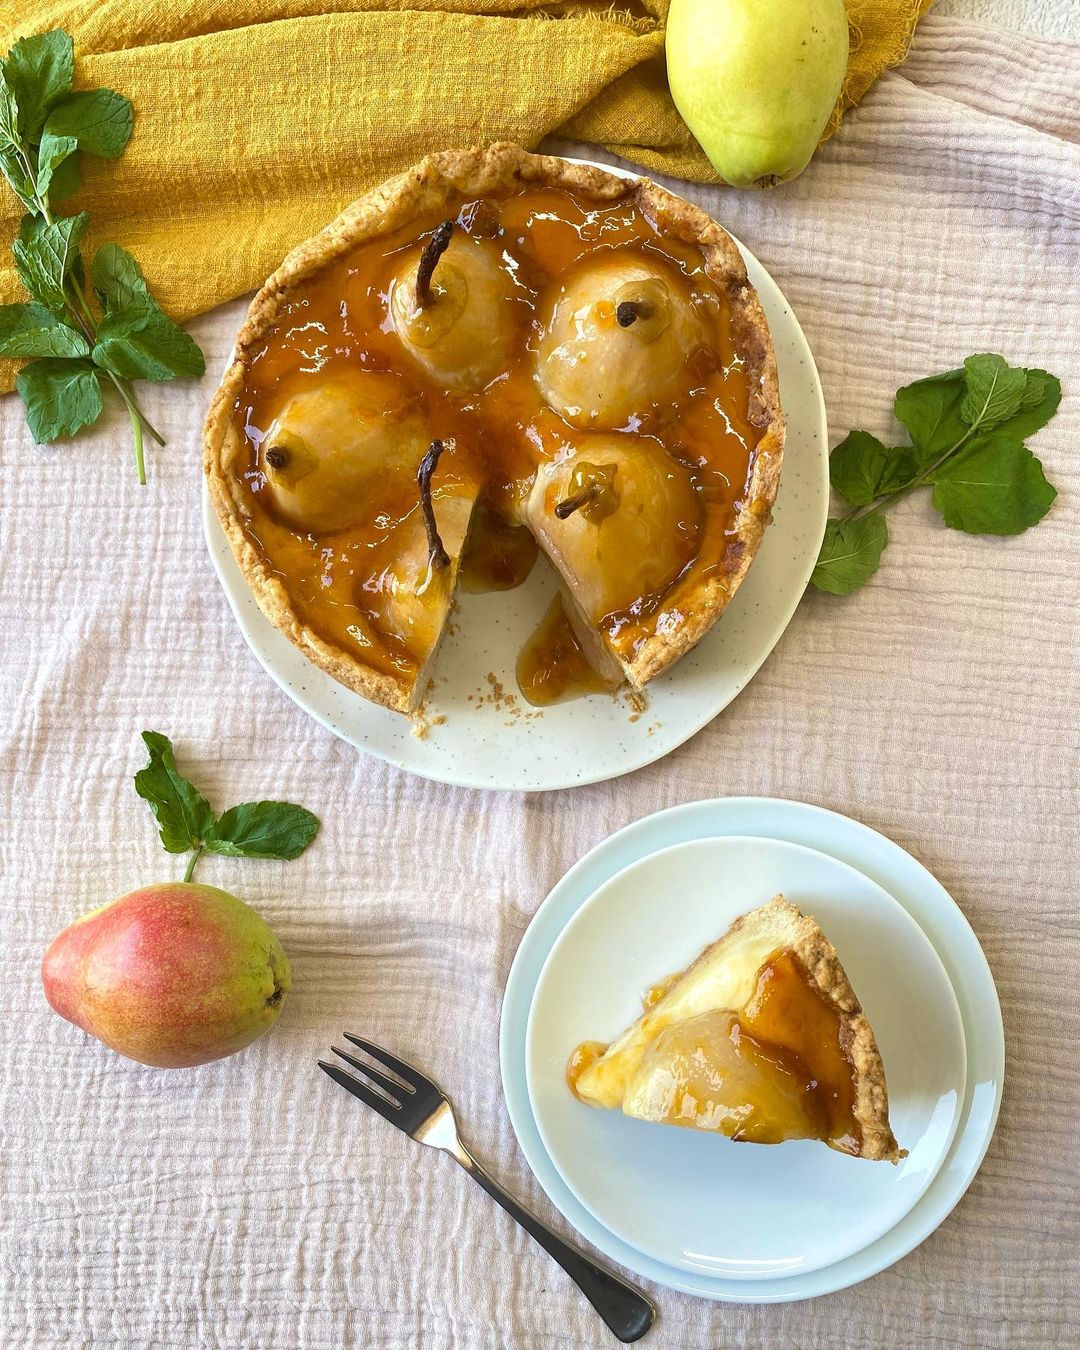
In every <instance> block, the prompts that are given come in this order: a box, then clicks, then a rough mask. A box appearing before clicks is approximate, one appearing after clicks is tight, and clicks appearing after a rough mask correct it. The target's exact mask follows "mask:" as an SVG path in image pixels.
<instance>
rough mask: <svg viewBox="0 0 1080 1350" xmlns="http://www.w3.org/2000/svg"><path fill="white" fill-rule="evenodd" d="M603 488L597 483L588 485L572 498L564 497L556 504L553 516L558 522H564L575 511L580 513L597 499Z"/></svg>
mask: <svg viewBox="0 0 1080 1350" xmlns="http://www.w3.org/2000/svg"><path fill="white" fill-rule="evenodd" d="M602 491H603V488H602V487H601V486H600V484H599V483H590V484H589V486H588V487H585V488H582V489H581V491H580V492H576V493H575V494H574V495H573V496H572V497H566V498H565V499H564V500H563V501H561V502H558V503H556V506H555V514H556V515H557V516H558V517H559V519H560V520H565V519H566V518H567V516H572V515H573V514H574V512H575V511H580V510H581V508H582V507H583V506H586V505H587V504H588V503H589V502H591V501H593V500H594V498H596V497H599V495H600V493H601V492H602Z"/></svg>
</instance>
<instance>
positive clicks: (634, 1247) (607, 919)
mask: <svg viewBox="0 0 1080 1350" xmlns="http://www.w3.org/2000/svg"><path fill="white" fill-rule="evenodd" d="M778 891H782V892H783V893H784V895H785V896H786V897H787V898H788V899H789V900H791V901H792V902H793V903H795V904H797V905H798V906H799V907H800V908H801V909H802V910H803V911H804V912H805V913H808V914H812V915H813V916H814V917H815V918H816V919H817V920H818V922H819V923H820V924H821V927H822V928H823V929H824V931H825V933H826V934H827V936H828V937H829V938H830V939H831V941H832V942H833V943H834V944H835V946H836V948H837V950H838V952H839V954H840V959H841V961H842V962H843V964H844V967H845V969H846V970H847V973H848V975H849V977H850V979H851V982H852V985H853V986H854V988H855V991H856V993H857V994H858V996H859V998H860V1000H861V1001H862V1003H863V1007H864V1009H865V1011H866V1014H867V1016H868V1018H869V1020H870V1023H871V1026H873V1028H874V1031H875V1034H876V1036H877V1040H878V1044H879V1047H880V1049H881V1053H882V1058H883V1060H884V1063H885V1071H886V1075H887V1078H888V1083H889V1097H890V1117H891V1120H892V1125H893V1129H894V1132H895V1134H896V1136H897V1139H898V1140H899V1142H900V1144H901V1145H902V1146H903V1147H904V1148H906V1149H907V1150H908V1156H907V1157H906V1158H905V1159H904V1160H903V1161H902V1162H901V1163H899V1164H898V1165H896V1166H895V1167H894V1166H890V1165H889V1164H887V1163H870V1162H866V1161H863V1160H860V1159H853V1158H849V1157H846V1156H844V1155H842V1154H839V1153H835V1152H833V1151H831V1150H829V1149H826V1148H825V1147H824V1146H823V1145H821V1144H818V1143H815V1142H811V1141H792V1142H788V1143H786V1144H782V1145H778V1146H775V1147H761V1146H754V1145H747V1144H741V1145H740V1144H734V1143H732V1142H731V1141H729V1140H727V1139H724V1138H721V1137H719V1136H716V1135H711V1134H706V1133H698V1132H696V1131H693V1130H680V1129H674V1128H672V1127H670V1126H663V1125H651V1124H645V1123H642V1122H640V1121H634V1120H631V1119H629V1118H627V1117H625V1116H623V1115H622V1114H621V1112H617V1111H597V1110H593V1109H592V1108H590V1107H587V1106H585V1105H583V1104H582V1103H580V1102H578V1101H577V1100H576V1099H575V1098H574V1097H573V1096H572V1094H571V1093H570V1091H569V1089H568V1088H567V1086H566V1080H565V1068H566V1061H567V1058H568V1056H569V1054H570V1052H571V1051H572V1050H573V1049H574V1047H575V1046H576V1045H577V1044H579V1043H580V1042H582V1041H585V1040H600V1041H605V1040H610V1039H613V1038H614V1037H615V1036H616V1035H617V1034H618V1033H619V1032H620V1031H622V1030H623V1029H624V1028H625V1027H626V1026H627V1025H628V1024H629V1023H630V1022H632V1021H633V1020H634V1018H635V1017H636V1016H637V1015H638V1014H639V1012H640V997H641V994H642V993H643V991H644V990H645V989H646V988H647V987H648V986H649V985H651V984H654V983H656V982H657V981H659V980H661V979H662V978H663V977H664V976H666V975H669V974H671V973H672V972H673V971H676V970H679V969H681V968H682V967H684V966H685V965H686V964H687V963H688V962H689V961H690V960H691V959H692V958H693V957H694V956H696V955H697V953H698V952H699V951H700V950H701V949H702V947H704V946H705V945H706V944H707V943H709V942H711V941H713V940H715V939H716V938H717V937H719V936H720V935H721V934H722V933H723V932H724V930H725V929H726V928H727V926H728V924H729V923H730V922H731V921H732V920H733V919H734V918H736V917H737V916H738V915H739V914H742V913H745V912H746V911H747V910H749V909H753V908H755V907H756V906H758V905H760V904H763V903H764V902H765V901H767V900H769V899H770V898H771V897H772V896H773V895H774V894H776V893H777V892H778ZM501 1059H502V1076H503V1087H504V1091H505V1095H506V1101H507V1106H508V1109H509V1112H510V1118H511V1121H512V1123H513V1126H514V1130H515V1131H516V1133H517V1137H518V1141H519V1143H520V1144H521V1148H522V1150H523V1152H524V1153H525V1156H526V1158H527V1159H528V1162H529V1164H530V1166H531V1167H532V1169H533V1171H534V1172H535V1174H536V1176H537V1178H538V1180H539V1181H540V1183H541V1185H542V1186H543V1188H544V1189H545V1191H546V1192H547V1194H548V1196H549V1197H550V1198H551V1200H552V1202H553V1203H554V1204H555V1205H556V1206H557V1208H558V1209H559V1210H561V1212H562V1213H563V1215H564V1216H565V1217H566V1219H567V1220H568V1222H569V1223H570V1224H571V1225H572V1226H573V1227H574V1228H576V1229H577V1230H578V1232H579V1233H581V1234H582V1235H583V1236H584V1237H585V1238H587V1239H588V1240H589V1241H590V1242H591V1243H593V1244H594V1245H595V1246H596V1247H598V1248H599V1249H600V1250H601V1251H602V1252H605V1253H606V1254H607V1255H608V1256H609V1257H611V1258H612V1259H613V1260H615V1261H616V1262H618V1263H619V1264H620V1265H622V1266H625V1267H627V1268H629V1269H630V1270H632V1271H635V1272H636V1273H637V1274H639V1275H642V1276H645V1277H646V1278H648V1279H651V1280H655V1281H656V1282H658V1283H660V1284H665V1285H670V1286H672V1287H674V1288H677V1289H683V1290H687V1291H688V1292H691V1293H694V1294H699V1295H702V1296H704V1297H707V1298H713V1299H721V1300H726V1301H730V1302H782V1301H787V1300H792V1299H802V1298H810V1297H813V1296H815V1295H817V1294H824V1293H828V1292H830V1291H832V1290H834V1289H840V1288H843V1287H845V1286H847V1285H850V1284H854V1283H856V1282H857V1281H859V1280H863V1279H866V1278H867V1277H868V1276H870V1275H873V1274H876V1273H877V1272H878V1271H880V1270H882V1269H884V1268H885V1267H886V1266H889V1265H891V1264H892V1263H893V1262H895V1261H897V1260H899V1259H900V1258H901V1257H902V1256H904V1255H906V1254H907V1253H908V1252H909V1251H911V1249H912V1248H913V1247H915V1246H916V1245H917V1244H918V1243H920V1242H921V1241H922V1240H923V1239H924V1238H925V1237H927V1236H928V1234H930V1233H931V1232H932V1231H933V1230H934V1229H935V1228H936V1227H937V1226H938V1224H940V1223H941V1221H942V1220H943V1219H944V1218H945V1216H946V1215H947V1214H948V1213H949V1212H950V1211H951V1210H952V1208H953V1206H954V1205H955V1204H956V1203H957V1201H958V1200H959V1199H960V1197H961V1196H962V1195H963V1193H964V1191H965V1190H966V1189H967V1187H968V1185H969V1184H970V1182H971V1179H972V1177H973V1176H974V1175H975V1172H976V1170H977V1168H978V1166H979V1164H980V1163H981V1161H982V1158H983V1156H984V1154H985V1152H986V1149H987V1147H988V1145H989V1142H990V1138H991V1135H992V1133H993V1129H994V1124H995V1122H996V1119H997V1113H998V1106H999V1103H1000V1100H1001V1087H1002V1078H1003V1073H1004V1060H1005V1047H1004V1036H1003V1032H1002V1024H1001V1010H1000V1007H999V1004H998V999H997V993H996V990H995V988H994V982H993V979H992V977H991V974H990V970H989V967H988V966H987V963H986V959H985V957H984V956H983V953H982V950H981V948H980V947H979V943H978V940H977V938H976V937H975V935H974V933H973V932H972V930H971V927H970V926H969V924H968V923H967V920H966V919H965V918H964V916H963V914H962V913H961V911H960V910H959V908H958V907H957V905H956V904H955V903H954V901H953V900H952V899H951V898H950V897H949V895H948V894H947V892H946V891H945V890H944V888H943V887H942V886H941V885H940V883H938V882H937V881H936V880H935V879H934V878H933V877H932V876H931V875H930V873H929V872H927V870H926V869H925V868H924V867H923V866H922V865H921V864H920V863H918V862H916V860H915V859H914V858H912V857H911V856H910V855H909V854H908V853H906V852H905V851H904V850H903V849H901V848H900V847H899V846H898V845H896V844H894V843H892V842H891V841H890V840H888V839H886V838H884V837H883V836H882V835H880V834H878V833H877V832H876V831H874V830H871V829H868V828H867V827H866V826H864V825H860V824H858V823H857V822H855V821H853V820H850V819H847V818H846V817H844V816H839V815H836V814H834V813H832V812H830V811H825V810H822V809H820V808H818V807H813V806H808V805H805V804H801V803H797V802H786V801H780V800H773V799H765V798H728V799H725V800H719V801H710V802H697V803H693V804H690V805H687V806H682V807H676V808H674V809H672V810H669V811H664V812H661V813H659V814H658V815H655V816H649V817H647V818H646V819H644V820H641V821H638V822H637V823H636V824H634V825H631V826H629V827H628V828H627V829H625V830H622V831H620V832H619V833H618V834H616V835H613V836H612V837H611V838H610V839H608V840H606V841H605V842H604V843H602V844H601V845H599V846H598V847H597V848H596V849H594V850H593V852H592V853H590V854H588V855H587V857H585V858H583V859H582V860H581V862H579V863H578V864H577V865H576V866H575V867H573V868H572V869H571V870H570V871H569V872H568V873H567V875H566V876H565V877H563V879H562V880H561V881H560V882H559V883H558V885H557V886H556V887H555V889H554V890H553V891H552V892H551V894H550V895H549V896H548V898H547V900H546V901H545V902H544V904H543V905H542V906H541V908H540V909H539V910H538V912H537V914H536V917H535V918H534V920H533V922H532V924H531V925H530V927H529V929H528V931H527V932H526V934H525V937H524V939H523V940H522V943H521V947H520V948H519V950H518V953H517V956H516V958H515V960H514V964H513V967H512V969H511V971H510V977H509V980H508V982H507V987H506V996H505V1001H504V1005H503V1017H502V1030H501Z"/></svg>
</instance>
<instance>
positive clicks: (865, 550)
mask: <svg viewBox="0 0 1080 1350" xmlns="http://www.w3.org/2000/svg"><path fill="white" fill-rule="evenodd" d="M888 542H889V531H888V527H887V526H886V524H885V521H884V520H883V519H882V518H881V516H861V517H859V518H857V519H855V520H830V521H829V522H828V524H827V525H826V526H825V538H824V539H823V540H822V544H821V552H820V553H819V554H818V560H817V566H816V567H815V568H814V571H813V574H812V576H811V577H810V584H811V586H816V587H817V589H818V590H819V591H828V592H829V594H830V595H850V594H851V592H852V591H857V590H858V589H859V587H860V586H865V585H866V583H867V582H868V581H869V580H870V578H871V577H872V576H873V575H874V573H875V572H876V571H877V569H878V564H879V563H880V562H881V553H882V550H883V549H884V547H885V545H886V544H887V543H888Z"/></svg>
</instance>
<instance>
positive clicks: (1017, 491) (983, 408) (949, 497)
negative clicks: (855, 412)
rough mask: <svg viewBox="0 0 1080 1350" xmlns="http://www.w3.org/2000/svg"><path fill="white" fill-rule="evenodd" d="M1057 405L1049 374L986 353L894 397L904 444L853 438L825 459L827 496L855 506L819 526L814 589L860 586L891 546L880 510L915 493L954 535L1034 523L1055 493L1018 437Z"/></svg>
mask: <svg viewBox="0 0 1080 1350" xmlns="http://www.w3.org/2000/svg"><path fill="white" fill-rule="evenodd" d="M1060 402H1061V385H1060V383H1059V382H1058V380H1057V379H1056V378H1055V377H1054V376H1053V375H1050V374H1049V373H1048V372H1047V371H1045V370H1036V369H1031V370H1027V369H1024V368H1023V367H1018V366H1010V365H1009V364H1008V362H1007V361H1006V360H1005V358H1004V357H1002V356H998V355H995V354H993V353H986V354H982V355H978V356H969V357H968V359H967V360H966V361H965V362H964V365H963V368H962V369H960V370H949V371H945V372H944V373H943V374H941V375H931V376H929V377H928V378H927V379H924V380H916V381H915V383H914V384H909V385H906V386H905V387H904V388H903V389H901V390H899V391H898V393H897V395H896V402H895V404H894V412H895V414H896V417H897V420H898V421H899V422H901V423H903V425H904V426H905V427H906V428H907V432H908V435H909V436H910V438H911V444H910V445H902V446H893V447H889V446H886V445H885V444H884V442H882V441H880V440H878V438H877V437H876V436H872V435H871V434H870V433H869V432H867V431H852V432H850V433H849V434H848V435H847V436H846V437H845V438H844V439H843V440H842V441H841V442H840V444H839V445H837V446H836V448H835V449H834V450H833V452H832V455H831V456H830V459H829V479H830V482H831V484H832V488H833V491H834V492H835V493H836V494H837V495H838V496H840V497H842V498H844V499H845V500H846V501H847V502H849V503H850V504H851V506H852V508H853V509H852V510H851V511H849V512H848V514H847V515H845V516H838V517H835V518H833V519H832V520H830V521H829V522H828V524H827V525H826V528H825V538H824V541H823V542H822V545H821V552H820V554H819V555H818V561H817V566H816V567H815V568H814V572H813V575H812V576H811V578H810V583H811V585H813V586H816V587H817V589H818V590H820V591H828V592H829V593H830V594H832V595H850V594H851V592H852V591H856V590H858V589H859V587H860V586H864V585H865V584H866V583H867V582H868V581H869V580H870V578H871V577H872V576H873V575H874V573H875V572H876V571H877V569H878V565H879V563H880V561H881V554H882V552H883V550H884V548H885V546H886V545H887V544H888V542H889V532H888V527H887V526H886V524H885V520H884V518H883V512H885V511H887V510H888V509H889V507H890V506H893V505H894V504H895V503H896V502H898V501H900V500H901V499H902V498H904V497H906V496H907V495H908V493H909V492H913V491H914V490H915V489H916V488H919V487H930V488H932V497H931V501H932V503H933V505H934V507H935V509H936V510H938V511H940V512H941V514H942V517H943V518H944V521H945V524H946V525H948V526H949V527H950V528H952V529H955V530H964V531H965V532H967V533H968V534H998V535H1010V534H1020V533H1021V532H1022V531H1024V530H1026V529H1029V528H1030V527H1031V526H1032V525H1035V524H1037V523H1038V522H1039V521H1040V520H1042V518H1043V516H1045V515H1046V513H1047V511H1049V509H1050V507H1051V505H1052V504H1053V501H1054V498H1055V497H1056V496H1057V492H1056V490H1055V489H1054V488H1053V486H1052V485H1051V484H1050V483H1049V482H1048V481H1047V479H1046V475H1045V474H1044V473H1043V469H1042V465H1041V464H1040V462H1039V461H1038V459H1036V458H1035V456H1034V455H1033V454H1032V453H1031V451H1030V450H1029V449H1028V448H1027V446H1026V445H1024V440H1025V438H1026V437H1028V436H1030V435H1031V434H1032V433H1033V432H1035V431H1038V429H1039V428H1040V427H1042V426H1044V425H1045V424H1046V423H1047V422H1048V421H1049V420H1050V418H1051V417H1053V415H1054V413H1055V412H1056V411H1057V407H1058V404H1059V403H1060Z"/></svg>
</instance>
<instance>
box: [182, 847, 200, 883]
mask: <svg viewBox="0 0 1080 1350" xmlns="http://www.w3.org/2000/svg"><path fill="white" fill-rule="evenodd" d="M202 851H203V850H202V844H200V845H199V847H198V848H197V849H196V850H195V852H194V853H193V854H192V855H191V857H190V858H189V859H188V865H187V871H186V872H185V873H184V880H185V881H190V880H191V874H192V872H194V871H195V864H196V863H197V862H198V861H199V859H200V858H201V857H202Z"/></svg>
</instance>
